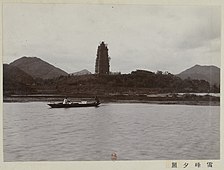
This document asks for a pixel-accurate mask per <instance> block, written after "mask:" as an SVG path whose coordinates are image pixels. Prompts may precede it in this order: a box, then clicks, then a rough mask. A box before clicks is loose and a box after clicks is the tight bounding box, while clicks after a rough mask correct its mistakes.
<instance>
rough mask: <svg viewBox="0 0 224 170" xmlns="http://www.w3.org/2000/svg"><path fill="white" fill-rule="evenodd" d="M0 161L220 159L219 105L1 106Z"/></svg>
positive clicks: (41, 104)
mask: <svg viewBox="0 0 224 170" xmlns="http://www.w3.org/2000/svg"><path fill="white" fill-rule="evenodd" d="M3 111H4V113H3V127H4V128H3V135H4V137H3V140H4V141H3V142H4V148H3V149H4V161H68V160H78V161H80V160H111V153H113V152H116V153H117V155H118V160H164V159H169V160H176V159H178V160H179V159H185V160H186V159H219V158H220V130H219V129H220V122H219V120H220V107H219V106H190V105H156V104H141V103H136V104H135V103H131V104H125V103H121V104H118V103H105V104H101V105H100V107H97V108H95V107H92V108H68V109H63V108H62V109H50V108H49V107H48V106H47V103H46V102H30V103H4V108H3Z"/></svg>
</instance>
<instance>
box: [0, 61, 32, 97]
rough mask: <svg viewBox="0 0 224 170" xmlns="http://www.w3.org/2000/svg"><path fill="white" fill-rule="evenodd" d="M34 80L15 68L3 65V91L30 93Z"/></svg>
mask: <svg viewBox="0 0 224 170" xmlns="http://www.w3.org/2000/svg"><path fill="white" fill-rule="evenodd" d="M33 83H35V81H34V79H33V78H32V77H31V76H30V75H29V74H27V73H25V72H24V71H22V70H20V69H19V68H17V67H15V66H10V65H8V64H3V91H4V94H6V93H7V92H9V91H10V93H12V92H16V93H21V92H23V93H24V92H30V91H31V85H32V84H33Z"/></svg>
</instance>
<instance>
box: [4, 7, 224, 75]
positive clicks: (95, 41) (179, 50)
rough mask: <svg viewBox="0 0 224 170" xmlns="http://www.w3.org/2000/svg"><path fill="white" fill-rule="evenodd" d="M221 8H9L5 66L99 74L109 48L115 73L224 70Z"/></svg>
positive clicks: (6, 10)
mask: <svg viewBox="0 0 224 170" xmlns="http://www.w3.org/2000/svg"><path fill="white" fill-rule="evenodd" d="M220 39H221V10H220V8H219V7H217V6H161V5H160V6H151V5H76V4H67V5H65V4H54V5H53V4H11V5H10V4H6V5H4V7H3V62H4V63H10V62H12V61H14V60H16V59H18V58H20V57H22V56H30V57H34V56H35V57H39V58H41V59H42V60H44V61H47V62H49V63H50V64H53V65H54V66H56V67H59V68H61V69H63V70H64V71H66V72H68V73H72V72H76V71H80V70H82V69H88V70H89V71H91V72H92V73H94V70H95V68H94V67H95V59H96V50H97V46H98V45H99V44H100V42H101V41H104V42H105V43H106V44H108V48H109V56H110V57H111V62H110V65H111V69H110V70H111V71H113V72H116V71H120V72H122V73H130V72H131V71H133V70H136V69H146V70H151V71H157V70H162V71H169V72H171V73H173V74H177V73H179V72H181V71H183V70H185V69H186V68H189V67H192V66H194V65H195V64H200V65H216V66H218V67H220V65H221V61H220V60H221V52H220V51H221V47H220V46H221V40H220Z"/></svg>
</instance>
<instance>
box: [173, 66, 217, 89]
mask: <svg viewBox="0 0 224 170" xmlns="http://www.w3.org/2000/svg"><path fill="white" fill-rule="evenodd" d="M177 76H178V77H180V78H181V79H187V78H190V79H198V80H206V81H208V82H209V83H210V84H211V85H214V84H216V85H220V68H218V67H216V66H201V65H195V66H193V67H191V68H189V69H187V70H185V71H183V72H181V73H180V74H177Z"/></svg>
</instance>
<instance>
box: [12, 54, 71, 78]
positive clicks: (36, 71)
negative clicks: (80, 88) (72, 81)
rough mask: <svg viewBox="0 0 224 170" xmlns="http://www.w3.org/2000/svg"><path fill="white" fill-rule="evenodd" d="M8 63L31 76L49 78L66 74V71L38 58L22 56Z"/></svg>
mask: <svg viewBox="0 0 224 170" xmlns="http://www.w3.org/2000/svg"><path fill="white" fill-rule="evenodd" d="M9 65H11V66H15V67H17V68H19V69H21V70H23V71H24V72H25V73H27V74H29V75H31V76H32V77H33V78H42V79H51V78H55V77H59V76H67V75H68V73H66V72H65V71H63V70H62V69H60V68H58V67H55V66H54V65H52V64H50V63H48V62H46V61H44V60H42V59H40V58H38V57H26V56H23V57H21V58H19V59H17V60H15V61H13V62H11V63H10V64H9Z"/></svg>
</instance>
